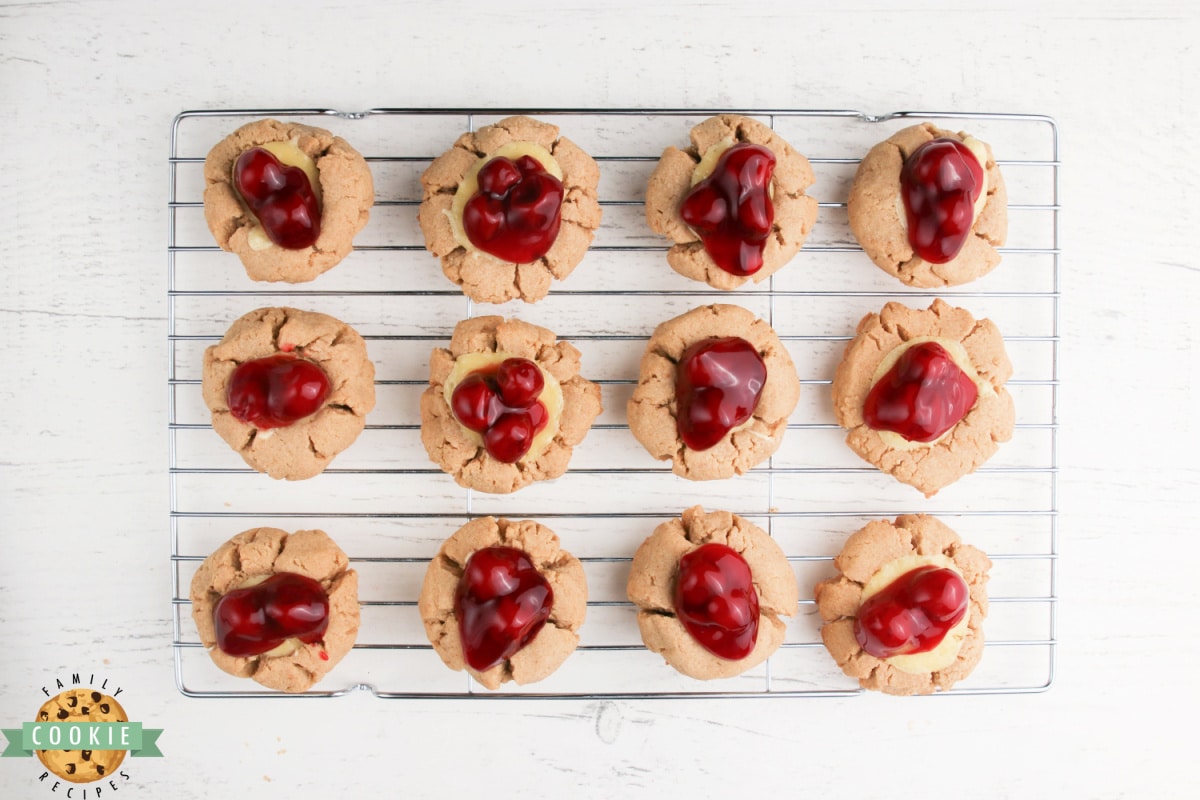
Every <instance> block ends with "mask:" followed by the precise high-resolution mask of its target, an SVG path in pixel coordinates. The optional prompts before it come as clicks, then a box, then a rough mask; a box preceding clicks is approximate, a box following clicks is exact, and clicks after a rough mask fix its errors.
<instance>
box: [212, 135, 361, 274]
mask: <svg viewBox="0 0 1200 800" xmlns="http://www.w3.org/2000/svg"><path fill="white" fill-rule="evenodd" d="M275 143H288V144H290V145H292V147H294V148H295V150H298V151H299V152H300V153H302V154H303V156H305V157H307V159H308V162H304V159H303V158H297V159H296V160H297V161H300V162H304V164H305V166H307V165H308V164H309V163H311V165H312V167H313V169H315V174H316V176H317V181H316V183H317V184H318V185H316V186H313V188H314V189H317V190H318V195H319V197H318V202H319V206H320V233H319V236H318V237H317V239H316V241H315V242H313V243H312V244H311V245H309V246H307V247H301V248H298V249H290V248H287V247H282V246H280V245H277V244H274V243H273V242H272V241H271V240H270V239H269V238H268V237H266V235H265V233H264V232H263V229H262V227H261V226H260V225H259V222H258V218H257V217H256V216H255V215H254V214H253V213H252V212H251V211H250V209H249V206H248V205H247V204H246V201H245V200H244V199H243V198H242V197H241V195H240V194H239V193H238V191H237V189H236V188H235V187H234V183H233V168H234V164H235V163H236V162H237V160H238V158H239V157H240V156H241V155H242V154H243V153H245V152H246V151H248V150H251V149H253V148H257V147H263V146H264V145H272V146H273V145H274V144H275ZM290 152H291V151H289V153H290ZM291 157H292V156H291V155H285V156H283V157H280V161H281V162H282V163H284V165H285V166H290V164H288V161H287V159H288V158H291ZM310 183H312V181H311V179H310ZM204 184H205V188H204V219H205V220H206V221H207V222H208V228H209V230H211V231H212V235H213V238H214V239H216V240H217V244H218V245H220V246H221V249H222V250H228V251H231V252H234V253H237V255H238V257H239V258H241V259H242V265H243V266H245V268H246V274H247V275H249V276H250V278H251V279H252V280H256V281H286V282H288V283H303V282H305V281H311V280H313V279H314V278H316V277H317V276H318V275H320V274H321V273H323V272H325V271H326V270H328V269H330V268H332V267H334V266H336V265H337V264H338V262H340V261H341V260H342V259H343V258H345V257H346V255H347V254H348V253H349V252H350V250H351V249H352V243H353V240H354V237H355V236H356V235H358V232H359V231H361V230H362V229H363V227H364V226H365V225H366V224H367V220H368V218H369V217H370V213H371V206H372V205H374V203H375V185H374V183H373V182H372V179H371V170H370V168H369V167H368V166H367V162H366V160H365V159H364V158H363V157H362V155H361V154H360V153H359V152H358V151H357V150H355V149H354V148H353V147H351V146H350V144H349V143H347V142H346V140H345V139H343V138H341V137H340V136H334V135H333V134H332V133H330V132H329V131H327V130H324V129H322V128H314V127H312V126H310V125H301V124H300V123H298V122H280V121H279V120H274V119H263V120H256V121H255V122H250V123H247V124H246V125H243V126H242V127H240V128H238V129H237V130H236V131H234V132H233V133H231V134H229V136H227V137H225V138H224V139H222V140H221V141H220V142H218V143H217V144H216V146H214V147H213V149H212V150H210V151H209V153H208V157H207V158H205V160H204Z"/></svg>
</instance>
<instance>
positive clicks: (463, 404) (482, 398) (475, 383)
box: [450, 372, 500, 433]
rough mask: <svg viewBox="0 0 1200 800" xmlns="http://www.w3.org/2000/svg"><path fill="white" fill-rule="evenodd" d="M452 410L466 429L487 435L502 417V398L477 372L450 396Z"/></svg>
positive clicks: (465, 379) (467, 378) (466, 378)
mask: <svg viewBox="0 0 1200 800" xmlns="http://www.w3.org/2000/svg"><path fill="white" fill-rule="evenodd" d="M450 409H451V410H452V411H453V412H454V416H455V417H457V418H458V421H459V422H460V423H462V424H463V426H464V427H466V428H468V429H470V430H473V431H475V432H476V433H486V432H487V429H488V428H490V427H492V425H493V424H494V423H495V422H496V418H497V417H499V416H500V398H499V396H498V395H497V393H496V389H495V387H493V386H492V383H491V382H490V381H489V380H488V379H487V378H486V377H485V376H484V375H482V374H480V373H478V372H476V373H473V374H471V375H468V376H467V377H465V378H463V380H462V382H461V383H459V384H458V386H456V387H454V392H453V393H452V394H451V395H450Z"/></svg>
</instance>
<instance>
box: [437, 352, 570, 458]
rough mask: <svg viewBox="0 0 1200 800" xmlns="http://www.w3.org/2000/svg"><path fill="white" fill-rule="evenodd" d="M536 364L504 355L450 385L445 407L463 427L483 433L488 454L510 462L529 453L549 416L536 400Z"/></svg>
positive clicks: (539, 385) (540, 379)
mask: <svg viewBox="0 0 1200 800" xmlns="http://www.w3.org/2000/svg"><path fill="white" fill-rule="evenodd" d="M545 385H546V383H545V377H544V376H543V375H542V370H541V368H540V367H539V366H538V365H537V364H536V363H534V362H533V361H530V360H529V359H527V358H507V359H504V360H503V361H501V362H500V363H498V364H495V365H492V366H489V367H486V368H484V369H481V370H476V371H474V372H472V373H470V374H469V375H467V376H466V377H465V378H464V379H463V380H462V381H461V382H459V384H458V385H457V386H456V387H454V391H453V392H452V393H451V396H450V409H451V411H453V412H454V416H455V418H456V419H457V420H458V421H459V423H461V424H462V425H463V427H465V428H467V429H468V430H471V431H474V432H475V433H478V434H480V435H481V436H482V437H483V445H484V448H485V449H486V450H487V452H488V455H490V456H491V457H492V458H495V459H496V460H497V461H502V462H504V463H506V464H512V463H514V462H516V461H519V460H520V459H521V458H522V457H523V456H524V455H525V454H526V453H528V452H529V450H530V447H531V446H532V444H533V441H534V437H535V436H537V434H538V433H540V432H541V431H542V430H543V429H544V428H545V427H546V425H547V423H548V422H549V419H550V415H549V414H548V413H547V409H546V406H545V404H543V403H542V402H541V400H540V399H539V398H540V397H541V395H542V390H543V389H544V388H545Z"/></svg>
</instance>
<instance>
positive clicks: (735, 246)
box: [679, 142, 775, 276]
mask: <svg viewBox="0 0 1200 800" xmlns="http://www.w3.org/2000/svg"><path fill="white" fill-rule="evenodd" d="M774 172H775V154H774V153H772V152H771V151H770V150H769V149H768V148H766V147H763V146H762V145H758V144H751V143H749V142H741V143H739V144H735V145H733V146H732V147H730V148H729V149H727V150H725V151H724V152H723V153H722V154H721V157H720V158H719V159H718V160H717V164H716V166H715V167H714V168H713V171H712V174H710V175H709V176H708V177H706V178H705V179H704V180H702V181H700V182H699V183H697V184H696V185H695V186H693V187H692V190H691V191H690V192H688V194H687V195H686V196H685V197H684V198H683V203H682V204H681V205H680V207H679V214H680V216H681V217H683V221H684V222H686V223H687V224H688V225H689V226H691V228H692V230H694V231H695V232H696V233H697V234H698V235H699V236H700V241H701V242H703V243H704V249H705V250H706V251H707V252H708V254H709V256H711V257H712V260H713V261H714V262H715V263H716V265H717V266H718V267H720V268H721V269H723V270H725V271H726V272H728V273H730V274H731V275H738V276H746V275H753V274H755V273H756V272H758V271H759V270H760V269H762V266H763V252H764V251H765V250H766V246H767V240H768V238H769V237H770V235H771V227H772V226H773V225H774V222H775V205H774V203H772V201H771V195H770V185H771V176H772V175H773V174H774Z"/></svg>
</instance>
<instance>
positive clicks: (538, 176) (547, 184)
mask: <svg viewBox="0 0 1200 800" xmlns="http://www.w3.org/2000/svg"><path fill="white" fill-rule="evenodd" d="M477 178H478V181H479V191H477V192H476V193H475V194H473V195H472V196H471V198H470V199H469V200H467V204H466V205H465V206H464V207H463V220H462V222H463V230H464V231H465V232H466V234H467V238H468V239H469V240H470V241H471V244H473V245H475V246H476V247H478V248H479V249H480V250H483V251H484V252H486V253H490V254H491V255H493V256H495V257H496V258H499V259H502V260H504V261H510V262H512V263H514V264H528V263H529V262H531V261H536V260H538V259H539V258H541V257H542V256H544V255H546V253H547V252H548V251H549V250H550V248H551V247H552V246H553V245H554V240H555V239H556V238H558V228H559V225H560V224H561V223H562V203H563V196H564V192H563V185H562V181H560V180H559V179H558V178H556V177H554V176H553V175H551V174H550V173H549V172H546V170H545V169H544V168H543V167H542V165H541V163H540V162H539V161H538V160H537V159H535V158H533V157H532V156H521V157H520V158H518V159H517V160H516V161H513V160H512V159H510V158H506V157H504V156H499V157H497V158H493V159H491V160H490V161H488V162H487V163H486V164H484V165H483V166H482V167H481V168H480V169H479V173H478V175H477Z"/></svg>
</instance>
